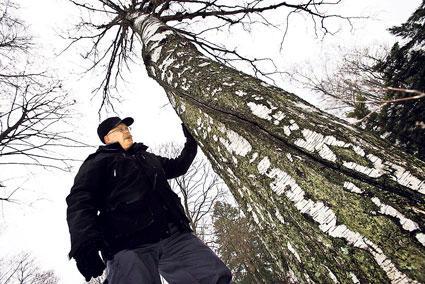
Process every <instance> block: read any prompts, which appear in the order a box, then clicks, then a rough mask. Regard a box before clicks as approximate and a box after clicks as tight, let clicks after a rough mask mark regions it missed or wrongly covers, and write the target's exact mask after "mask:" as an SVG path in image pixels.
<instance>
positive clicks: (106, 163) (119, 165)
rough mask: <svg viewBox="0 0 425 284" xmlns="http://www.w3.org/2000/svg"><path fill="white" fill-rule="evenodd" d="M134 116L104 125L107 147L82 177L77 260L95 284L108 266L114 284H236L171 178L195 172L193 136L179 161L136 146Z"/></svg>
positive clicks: (70, 212) (76, 199)
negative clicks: (200, 234) (195, 230)
mask: <svg viewBox="0 0 425 284" xmlns="http://www.w3.org/2000/svg"><path fill="white" fill-rule="evenodd" d="M133 122H134V120H133V119H132V118H131V117H127V118H124V119H120V118H119V117H110V118H108V119H106V120H104V121H103V122H102V123H101V124H100V125H99V127H98V129H97V133H98V135H99V138H100V140H101V141H102V142H103V143H104V144H106V145H105V146H100V147H99V149H98V150H97V151H96V152H95V153H93V154H91V155H89V157H88V158H87V159H86V160H85V161H84V163H83V164H82V166H81V168H80V170H79V172H78V174H77V175H76V177H75V181H74V185H73V186H72V188H71V193H70V194H69V195H68V197H67V198H66V202H67V204H68V209H67V221H68V226H69V231H70V234H71V251H70V253H69V257H70V258H74V259H75V260H76V263H77V268H78V270H79V271H80V272H81V274H82V275H83V276H84V277H85V279H86V281H90V279H91V278H92V277H93V278H94V277H97V276H100V275H102V272H103V270H104V269H105V264H104V262H103V261H102V258H101V257H100V256H99V251H101V253H102V256H103V259H104V260H106V261H107V267H108V269H107V270H108V273H107V281H108V283H109V284H138V283H147V284H151V283H161V281H160V277H159V273H160V274H161V275H162V276H163V277H164V278H165V279H166V280H167V281H168V282H169V283H181V284H188V283H202V284H203V283H211V284H212V283H214V284H215V283H230V280H231V273H230V271H229V269H228V268H227V267H226V266H225V265H224V263H223V262H222V261H221V260H220V259H219V258H218V257H217V256H216V255H215V254H214V253H213V252H212V251H211V250H210V249H209V248H208V247H207V246H206V245H205V244H204V243H203V242H202V241H200V240H199V239H198V238H197V237H196V236H194V235H193V234H192V233H191V229H190V226H189V221H188V219H187V217H186V216H185V213H184V210H183V207H182V205H181V203H180V198H179V197H178V196H177V195H176V194H175V193H174V192H173V191H172V190H171V188H170V186H169V184H168V182H167V179H171V178H175V177H178V176H180V175H183V174H185V173H186V172H187V170H188V168H189V166H190V164H191V163H192V161H193V159H194V158H195V155H196V151H197V144H196V141H195V139H194V138H193V136H192V135H191V134H190V133H189V131H188V130H187V129H186V127H185V126H184V125H183V124H182V127H183V133H184V135H185V137H186V143H185V146H184V148H183V150H182V152H181V154H180V156H179V157H177V158H175V159H168V158H164V157H160V156H157V155H154V154H152V153H148V152H146V149H147V148H148V147H147V146H145V145H144V144H142V143H134V142H133V137H132V136H131V133H130V128H129V126H130V125H131V124H133Z"/></svg>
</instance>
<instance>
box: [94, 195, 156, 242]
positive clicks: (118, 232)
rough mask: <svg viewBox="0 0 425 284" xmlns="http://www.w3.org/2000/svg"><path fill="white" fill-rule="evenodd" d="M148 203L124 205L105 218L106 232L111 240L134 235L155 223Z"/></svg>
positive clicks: (138, 202)
mask: <svg viewBox="0 0 425 284" xmlns="http://www.w3.org/2000/svg"><path fill="white" fill-rule="evenodd" d="M143 203H146V202H141V201H135V202H132V203H124V204H122V205H120V206H118V207H117V208H116V209H114V210H112V211H109V212H106V213H105V214H104V216H103V218H102V219H103V226H104V232H105V234H106V236H107V237H108V238H109V239H115V238H120V237H123V236H129V235H133V234H135V233H137V232H139V231H141V230H143V229H145V228H146V227H148V226H149V225H151V224H152V223H153V222H154V218H153V213H152V211H151V210H150V208H149V206H147V205H146V204H143Z"/></svg>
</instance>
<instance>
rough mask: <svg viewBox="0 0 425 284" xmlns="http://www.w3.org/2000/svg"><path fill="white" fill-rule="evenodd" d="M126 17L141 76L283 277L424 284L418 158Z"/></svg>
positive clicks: (144, 19) (146, 19) (149, 20)
mask: <svg viewBox="0 0 425 284" xmlns="http://www.w3.org/2000/svg"><path fill="white" fill-rule="evenodd" d="M133 17H134V19H135V20H134V24H133V27H132V28H133V30H134V31H135V32H137V33H138V34H139V35H140V37H141V39H142V42H143V58H144V62H145V65H146V68H147V71H148V74H149V76H150V77H152V78H153V79H154V80H156V81H157V82H158V83H159V84H160V85H161V86H162V87H163V88H164V90H165V91H166V94H167V96H168V98H169V100H170V102H171V104H172V105H173V107H174V108H175V110H176V112H177V114H178V115H179V116H180V118H181V119H182V120H183V121H184V123H185V124H186V125H188V127H189V128H190V130H191V132H192V134H193V135H194V136H195V138H196V139H197V141H198V144H199V145H200V147H201V149H202V151H203V152H204V153H205V154H206V156H207V157H208V158H209V160H210V162H211V163H212V165H213V168H214V170H215V171H216V172H217V173H218V174H219V175H220V176H221V177H222V178H223V179H224V181H225V182H226V184H227V185H228V186H229V188H230V190H231V192H232V193H233V195H234V197H235V198H236V200H237V201H238V203H239V205H240V206H241V207H242V209H243V210H244V212H245V213H246V214H247V215H248V216H249V217H250V218H251V220H252V221H253V222H255V223H256V225H257V226H259V228H260V229H261V231H262V235H261V239H262V241H263V242H264V243H265V244H266V246H267V248H268V251H269V253H270V255H271V256H272V257H273V259H275V261H276V263H277V264H278V267H279V269H281V273H282V274H284V275H287V277H288V282H289V283H297V282H298V283H338V282H341V283H388V282H392V283H418V282H425V273H424V271H425V248H424V246H425V234H424V216H425V205H424V193H425V181H424V175H425V164H424V163H423V162H421V161H420V160H418V159H416V158H414V157H413V156H410V155H408V154H406V153H403V152H402V151H401V150H399V149H397V148H395V147H393V146H391V145H390V144H389V143H387V142H386V141H384V140H382V139H380V138H379V137H377V136H374V135H373V134H371V133H369V132H365V131H363V130H361V129H358V128H356V127H353V126H349V125H347V124H346V123H345V122H344V121H342V120H340V119H338V118H336V117H333V116H331V115H328V114H326V113H324V112H322V111H320V110H319V109H317V108H316V107H314V106H312V105H310V104H309V103H307V102H306V101H304V100H302V99H301V98H299V97H297V96H295V95H294V94H291V93H288V92H286V91H284V90H282V89H279V88H277V87H274V86H271V85H269V84H267V83H265V82H262V81H261V80H259V79H257V78H255V77H252V76H250V75H247V74H244V73H242V72H240V71H237V70H235V69H232V68H229V67H227V66H224V65H222V64H220V63H217V62H215V61H213V60H211V59H209V58H207V57H206V56H204V55H203V54H201V53H200V52H199V51H198V50H197V49H196V47H195V46H194V45H193V44H192V43H190V42H189V41H188V40H186V39H185V38H184V37H183V36H181V35H179V34H177V33H176V32H174V31H173V30H172V28H170V27H168V26H166V25H164V24H163V23H161V22H160V21H159V20H158V19H156V18H155V17H153V16H147V15H137V16H134V15H133Z"/></svg>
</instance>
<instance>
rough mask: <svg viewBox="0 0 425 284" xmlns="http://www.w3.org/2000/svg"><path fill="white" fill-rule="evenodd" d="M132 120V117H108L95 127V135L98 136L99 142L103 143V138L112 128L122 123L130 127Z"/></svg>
mask: <svg viewBox="0 0 425 284" xmlns="http://www.w3.org/2000/svg"><path fill="white" fill-rule="evenodd" d="M133 122H134V119H133V118H132V117H126V118H124V119H121V118H119V117H118V116H114V117H110V118H107V119H105V120H104V121H102V122H101V123H100V124H99V126H98V127H97V135H99V138H100V141H102V142H103V143H105V141H104V140H103V138H104V137H105V135H106V134H108V132H109V131H111V129H112V128H114V127H116V126H117V125H118V124H120V123H124V124H125V125H127V126H130V125H132V124H133Z"/></svg>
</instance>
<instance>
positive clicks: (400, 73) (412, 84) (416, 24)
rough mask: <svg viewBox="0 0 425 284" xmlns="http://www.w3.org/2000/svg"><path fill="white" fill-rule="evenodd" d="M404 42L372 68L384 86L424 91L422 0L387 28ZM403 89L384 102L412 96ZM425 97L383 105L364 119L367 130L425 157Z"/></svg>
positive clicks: (424, 16)
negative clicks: (405, 17) (402, 20)
mask: <svg viewBox="0 0 425 284" xmlns="http://www.w3.org/2000/svg"><path fill="white" fill-rule="evenodd" d="M390 31H391V33H392V34H394V35H396V36H398V37H401V38H402V39H403V42H397V43H395V44H394V45H393V47H392V49H391V51H390V53H389V54H388V56H387V57H386V58H385V60H383V61H382V62H379V63H378V64H377V65H376V66H375V69H376V71H377V72H381V73H382V75H383V78H384V82H385V85H386V87H392V88H400V89H408V90H417V91H421V92H425V1H422V4H421V5H420V7H419V8H418V9H417V10H416V11H415V12H414V13H413V15H412V16H411V17H410V18H409V19H408V20H407V22H406V23H403V24H402V25H400V26H396V27H393V28H391V29H390ZM412 96H413V95H412V93H408V92H404V91H393V92H389V93H388V94H387V95H386V96H385V99H384V100H385V101H394V100H398V99H402V98H407V97H412ZM424 120H425V98H424V97H422V98H421V99H415V100H407V101H400V102H392V103H388V104H385V105H384V107H383V108H382V109H381V111H380V112H378V113H376V114H374V115H371V116H370V117H369V119H368V120H367V122H366V125H367V127H368V128H369V129H373V130H376V131H378V132H379V133H381V134H383V133H387V135H388V136H387V139H389V140H390V141H391V142H392V143H395V144H399V145H400V146H402V147H403V148H405V149H406V151H407V152H408V153H411V154H414V155H416V156H417V157H418V158H420V159H422V160H425V143H423V138H424V137H425V135H424V134H425V121H424Z"/></svg>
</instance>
